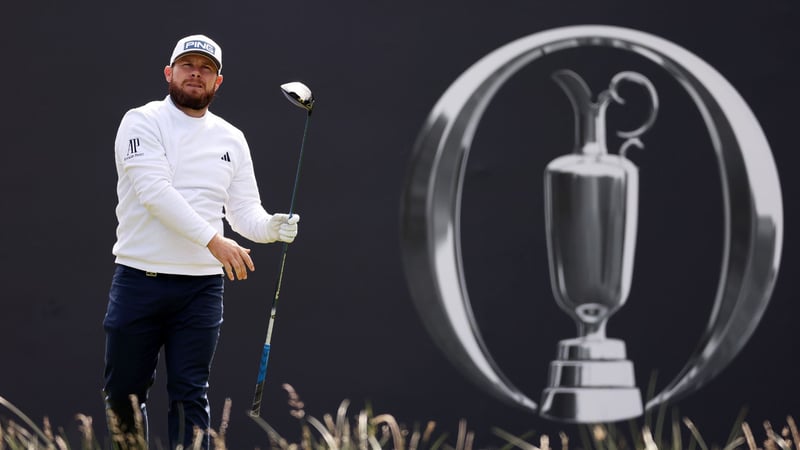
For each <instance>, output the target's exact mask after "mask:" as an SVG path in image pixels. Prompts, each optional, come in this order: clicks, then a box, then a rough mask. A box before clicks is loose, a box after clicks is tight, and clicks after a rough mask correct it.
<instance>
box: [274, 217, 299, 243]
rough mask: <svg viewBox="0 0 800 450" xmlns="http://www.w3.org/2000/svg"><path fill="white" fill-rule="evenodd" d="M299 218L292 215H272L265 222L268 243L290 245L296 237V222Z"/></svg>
mask: <svg viewBox="0 0 800 450" xmlns="http://www.w3.org/2000/svg"><path fill="white" fill-rule="evenodd" d="M299 221H300V216H298V215H297V214H292V217H291V218H289V215H288V214H273V215H272V216H271V217H270V218H269V221H268V222H267V236H268V237H269V242H275V241H281V242H286V243H291V242H292V241H294V238H295V237H296V236H297V222H299Z"/></svg>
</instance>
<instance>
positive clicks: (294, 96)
mask: <svg viewBox="0 0 800 450" xmlns="http://www.w3.org/2000/svg"><path fill="white" fill-rule="evenodd" d="M281 91H283V95H285V96H286V98H287V99H289V101H290V102H291V103H292V104H293V105H295V106H297V107H299V108H303V109H305V110H306V113H307V114H306V123H305V126H304V127H303V139H302V141H301V142H300V156H299V157H298V159H297V171H296V173H295V176H294V187H292V199H291V201H290V202H289V217H290V218H291V217H292V214H293V213H294V199H295V195H296V194H297V183H298V181H299V180H300V166H301V165H302V163H303V147H305V143H306V136H307V134H308V123H309V121H310V120H311V111H312V110H313V108H314V96H313V95H312V94H311V89H309V88H308V86H306V85H305V84H303V83H301V82H299V81H293V82H291V83H285V84H282V85H281ZM288 249H289V244H287V243H286V242H284V243H283V248H282V249H281V262H280V269H278V280H277V281H276V283H275V292H274V294H273V297H272V310H271V311H270V315H269V325H268V326H267V339H266V340H265V341H264V350H263V351H262V353H261V363H260V364H259V367H258V378H257V380H256V393H255V395H254V396H253V405H252V407H251V408H250V415H251V416H260V415H261V396H262V394H263V393H264V383H265V380H266V376H267V362H268V361H269V350H270V342H271V341H272V329H273V327H274V326H275V317H277V308H278V297H279V296H280V293H281V282H282V281H283V269H284V267H285V266H286V252H287V251H288Z"/></svg>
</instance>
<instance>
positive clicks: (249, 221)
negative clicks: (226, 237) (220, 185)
mask: <svg viewBox="0 0 800 450" xmlns="http://www.w3.org/2000/svg"><path fill="white" fill-rule="evenodd" d="M241 139H242V157H241V163H240V164H238V166H237V168H236V173H235V174H234V176H233V181H232V182H231V185H230V188H229V189H228V202H227V203H226V205H225V217H226V219H227V220H228V223H229V224H230V225H231V229H232V230H233V231H235V232H237V233H239V234H240V235H242V236H244V237H246V238H247V239H250V240H251V241H253V242H260V243H267V242H273V240H272V239H270V238H269V235H268V233H267V231H268V230H267V222H268V221H269V218H270V217H271V216H270V214H269V213H267V211H265V210H264V207H263V206H262V205H261V198H260V197H259V194H258V184H257V183H256V176H255V172H254V170H253V159H252V156H251V155H250V148H249V147H248V145H247V142H246V141H245V140H244V137H242V138H241Z"/></svg>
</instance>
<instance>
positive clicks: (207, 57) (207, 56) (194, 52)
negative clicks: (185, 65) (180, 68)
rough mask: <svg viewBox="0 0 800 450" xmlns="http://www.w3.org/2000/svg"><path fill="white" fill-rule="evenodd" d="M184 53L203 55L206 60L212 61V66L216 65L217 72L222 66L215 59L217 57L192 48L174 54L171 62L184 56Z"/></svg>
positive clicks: (173, 62)
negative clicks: (176, 54)
mask: <svg viewBox="0 0 800 450" xmlns="http://www.w3.org/2000/svg"><path fill="white" fill-rule="evenodd" d="M186 55H200V56H203V57H205V58H206V59H207V60H209V61H211V62H212V63H214V67H216V68H217V72H219V71H220V70H221V69H222V67H221V66H222V65H221V64H220V63H219V61H217V59H216V58H214V57H213V56H211V55H209V54H208V53H206V52H201V51H193V50H189V51H187V52H183V53H181V54H180V55H178V56H176V57H175V59H174V60H172V64H175V61H177V60H179V59H181V58H182V57H184V56H186Z"/></svg>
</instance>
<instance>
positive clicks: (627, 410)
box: [540, 387, 643, 423]
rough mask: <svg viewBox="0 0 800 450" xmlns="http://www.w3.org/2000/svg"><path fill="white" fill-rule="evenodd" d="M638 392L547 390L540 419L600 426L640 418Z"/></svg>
mask: <svg viewBox="0 0 800 450" xmlns="http://www.w3.org/2000/svg"><path fill="white" fill-rule="evenodd" d="M642 412H643V411H642V396H641V393H640V392H639V389H638V388H635V387H632V388H563V387H558V388H547V389H545V390H544V393H543V394H542V410H541V412H540V414H541V416H542V417H545V418H548V419H552V420H557V421H560V422H571V423H604V422H616V421H619V420H626V419H632V418H634V417H638V416H641V415H642Z"/></svg>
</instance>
